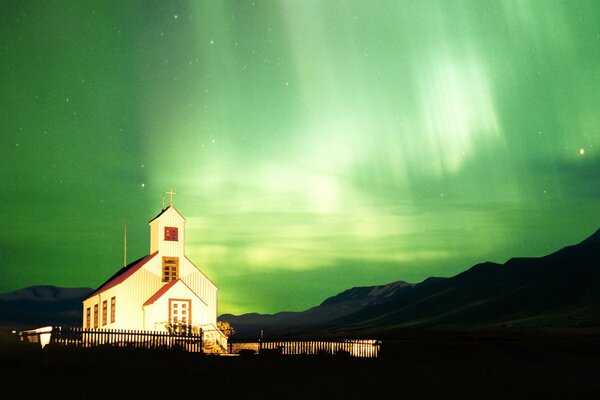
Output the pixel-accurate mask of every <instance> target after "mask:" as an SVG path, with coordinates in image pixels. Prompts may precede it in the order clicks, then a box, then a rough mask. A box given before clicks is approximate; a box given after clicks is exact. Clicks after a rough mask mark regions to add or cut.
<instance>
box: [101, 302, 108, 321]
mask: <svg viewBox="0 0 600 400" xmlns="http://www.w3.org/2000/svg"><path fill="white" fill-rule="evenodd" d="M107 318H108V301H107V300H104V301H103V302H102V326H104V325H106V322H107Z"/></svg>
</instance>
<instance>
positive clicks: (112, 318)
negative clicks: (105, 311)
mask: <svg viewBox="0 0 600 400" xmlns="http://www.w3.org/2000/svg"><path fill="white" fill-rule="evenodd" d="M115 307H117V299H116V297H114V296H113V297H111V298H110V323H111V324H112V323H113V322H115V313H116V309H115Z"/></svg>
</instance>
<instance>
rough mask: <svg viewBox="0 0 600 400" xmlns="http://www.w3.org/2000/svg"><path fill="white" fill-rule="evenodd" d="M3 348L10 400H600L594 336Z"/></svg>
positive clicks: (6, 344)
mask: <svg viewBox="0 0 600 400" xmlns="http://www.w3.org/2000/svg"><path fill="white" fill-rule="evenodd" d="M0 347H1V350H0V360H1V369H2V370H1V371H0V373H1V375H0V376H1V382H2V389H1V391H0V393H2V398H5V399H8V398H17V397H18V398H24V399H28V398H34V397H38V396H50V397H51V398H119V399H121V398H129V397H131V398H135V399H138V398H140V399H192V398H193V399H215V400H216V399H300V398H302V399H375V398H383V399H449V398H462V399H600V334H599V332H593V331H588V332H585V333H582V332H553V333H548V332H544V333H539V332H537V333H535V332H525V333H523V332H511V333H502V334H499V333H486V334H482V333H479V334H457V333H445V334H441V333H440V334H431V333H430V334H406V335H401V336H398V337H396V338H395V339H390V340H383V346H382V351H381V356H380V358H378V359H357V358H345V357H341V356H283V357H282V356H238V357H233V356H230V357H218V356H201V355H197V354H189V353H185V352H178V351H170V352H166V351H165V352H148V351H139V350H138V351H135V350H100V349H66V348H52V347H50V346H48V347H46V349H44V350H43V351H42V350H41V349H40V348H38V347H34V346H30V345H25V344H18V343H11V342H10V340H3V341H2V344H1V346H0Z"/></svg>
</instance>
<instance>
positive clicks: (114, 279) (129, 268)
mask: <svg viewBox="0 0 600 400" xmlns="http://www.w3.org/2000/svg"><path fill="white" fill-rule="evenodd" d="M157 254H158V251H155V252H154V253H152V254H150V255H147V256H145V257H142V258H140V259H138V260H135V261H134V262H132V263H130V264H128V265H126V266H125V267H123V268H121V269H120V270H119V271H117V273H116V274H114V275H113V276H111V277H110V278H109V279H108V280H107V281H106V282H104V283H103V284H102V285H100V287H98V289H96V290H94V291H93V292H92V293H91V294H90V295H89V296H88V297H86V298H85V300H87V299H89V298H90V297H93V296H96V295H97V294H99V293H102V292H104V291H105V290H107V289H110V288H111V287H114V286H116V285H118V284H119V283H121V282H123V281H124V280H125V279H127V278H129V277H130V276H131V275H133V273H134V272H136V271H137V270H139V269H140V268H142V267H143V266H144V264H146V263H147V262H148V261H150V260H152V259H153V258H154V256H155V255H157Z"/></svg>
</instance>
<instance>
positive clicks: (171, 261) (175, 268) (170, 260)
mask: <svg viewBox="0 0 600 400" xmlns="http://www.w3.org/2000/svg"><path fill="white" fill-rule="evenodd" d="M178 276H179V257H163V258H162V281H163V282H171V281H174V280H176V279H177V278H178Z"/></svg>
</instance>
